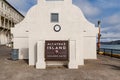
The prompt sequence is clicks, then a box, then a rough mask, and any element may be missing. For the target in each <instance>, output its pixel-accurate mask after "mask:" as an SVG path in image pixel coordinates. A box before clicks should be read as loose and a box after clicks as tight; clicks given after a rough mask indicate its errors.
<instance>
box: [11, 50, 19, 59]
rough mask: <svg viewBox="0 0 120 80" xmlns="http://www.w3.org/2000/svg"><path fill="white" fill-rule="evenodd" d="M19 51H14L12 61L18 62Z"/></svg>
mask: <svg viewBox="0 0 120 80" xmlns="http://www.w3.org/2000/svg"><path fill="white" fill-rule="evenodd" d="M18 53H19V49H12V53H11V58H12V60H14V61H15V60H18Z"/></svg>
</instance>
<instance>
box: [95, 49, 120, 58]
mask: <svg viewBox="0 0 120 80" xmlns="http://www.w3.org/2000/svg"><path fill="white" fill-rule="evenodd" d="M97 51H98V53H102V54H103V55H108V56H111V57H116V58H120V49H108V48H100V49H99V50H97Z"/></svg>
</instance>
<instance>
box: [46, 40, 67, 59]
mask: <svg viewBox="0 0 120 80" xmlns="http://www.w3.org/2000/svg"><path fill="white" fill-rule="evenodd" d="M68 45H69V44H68V41H45V60H46V61H67V60H68V51H69V50H68Z"/></svg>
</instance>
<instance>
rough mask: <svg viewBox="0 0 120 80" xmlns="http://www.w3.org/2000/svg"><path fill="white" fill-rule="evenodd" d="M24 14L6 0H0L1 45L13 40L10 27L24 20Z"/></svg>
mask: <svg viewBox="0 0 120 80" xmlns="http://www.w3.org/2000/svg"><path fill="white" fill-rule="evenodd" d="M23 18H24V16H23V15H22V14H21V13H19V12H18V11H17V10H16V9H15V8H14V7H13V6H11V5H10V4H9V3H8V2H7V1H6V0H0V45H6V44H8V43H10V42H11V38H12V35H11V32H10V28H11V27H14V25H15V24H17V23H19V22H20V21H22V20H23Z"/></svg>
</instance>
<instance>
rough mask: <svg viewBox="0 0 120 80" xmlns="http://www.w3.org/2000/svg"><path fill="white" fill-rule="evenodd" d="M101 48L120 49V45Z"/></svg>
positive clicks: (102, 46)
mask: <svg viewBox="0 0 120 80" xmlns="http://www.w3.org/2000/svg"><path fill="white" fill-rule="evenodd" d="M101 48H107V49H120V45H101Z"/></svg>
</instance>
